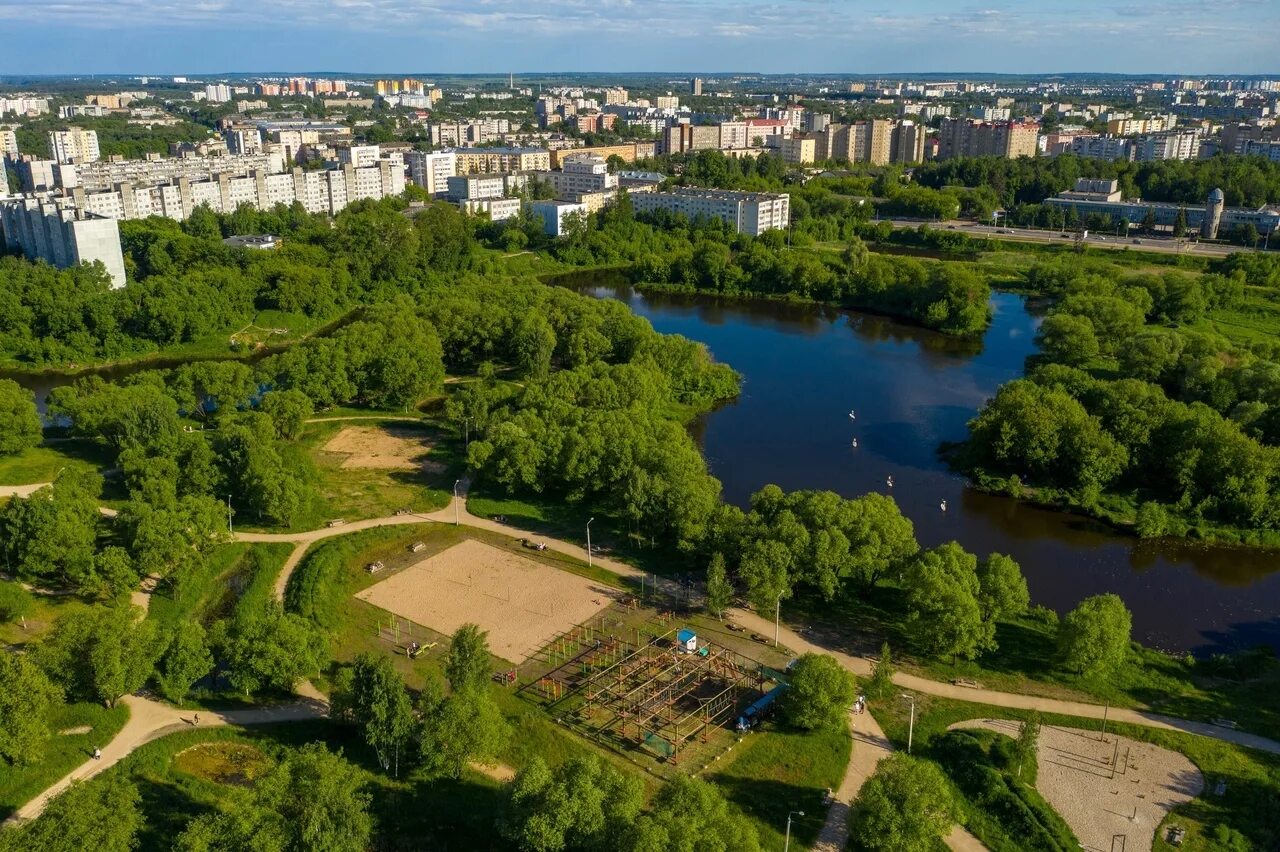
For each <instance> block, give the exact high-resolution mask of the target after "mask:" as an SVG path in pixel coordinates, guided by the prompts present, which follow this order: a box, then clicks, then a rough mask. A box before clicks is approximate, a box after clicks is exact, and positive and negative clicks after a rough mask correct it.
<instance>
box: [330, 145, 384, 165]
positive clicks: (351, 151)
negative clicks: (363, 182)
mask: <svg viewBox="0 0 1280 852" xmlns="http://www.w3.org/2000/svg"><path fill="white" fill-rule="evenodd" d="M380 159H382V149H380V148H379V147H378V146H377V145H349V146H347V147H345V148H339V149H338V164H339V165H343V166H355V167H356V168H357V169H364V168H368V167H369V166H372V165H375V164H376V163H377V162H378V160H380Z"/></svg>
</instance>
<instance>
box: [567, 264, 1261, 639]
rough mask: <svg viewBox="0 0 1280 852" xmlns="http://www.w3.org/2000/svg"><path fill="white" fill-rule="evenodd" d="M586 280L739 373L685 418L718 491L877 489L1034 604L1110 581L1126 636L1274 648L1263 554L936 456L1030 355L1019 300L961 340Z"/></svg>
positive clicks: (843, 316)
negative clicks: (1147, 523) (739, 382)
mask: <svg viewBox="0 0 1280 852" xmlns="http://www.w3.org/2000/svg"><path fill="white" fill-rule="evenodd" d="M609 283H610V284H611V285H612V284H613V283H614V282H609ZM586 291H587V292H590V293H591V294H592V295H595V296H598V297H601V298H604V297H612V298H619V299H622V300H624V301H626V302H627V303H628V304H630V305H631V307H632V309H633V310H635V311H636V312H637V313H638V314H640V315H642V316H645V317H647V318H648V319H649V320H650V321H651V322H652V323H653V324H654V326H655V327H656V328H657V329H658V330H659V331H662V332H670V333H678V334H683V335H685V336H686V337H689V338H692V339H694V340H700V341H703V342H705V343H707V344H708V345H709V346H710V348H711V350H712V352H714V353H715V355H716V357H718V358H720V359H722V360H724V361H727V362H728V363H730V364H732V365H733V366H734V367H735V368H737V369H738V370H739V371H740V372H741V373H742V374H743V377H744V383H743V393H742V396H741V397H740V398H739V399H738V400H736V401H735V402H733V403H731V404H729V405H726V406H724V407H723V408H720V409H718V410H716V411H714V412H712V413H710V414H708V415H705V416H704V417H702V418H700V419H699V420H698V421H697V422H696V423H694V424H693V426H692V428H691V431H692V433H693V435H694V437H695V439H696V440H697V441H698V442H699V444H700V445H701V446H702V448H703V451H704V453H705V454H706V457H707V460H708V462H709V464H710V465H711V468H712V470H713V472H714V473H715V474H716V476H718V477H719V478H720V479H721V481H722V482H723V483H724V493H725V498H726V499H728V500H730V501H733V502H735V503H738V504H740V505H745V503H746V501H747V499H748V497H749V495H750V494H751V493H752V492H754V491H755V490H757V489H758V488H759V487H760V486H761V485H764V484H765V483H769V482H774V483H777V484H778V485H780V486H782V487H783V488H786V489H796V488H826V489H831V490H834V491H837V492H839V493H842V494H845V495H847V496H856V495H858V494H863V493H866V492H868V491H878V492H880V493H885V494H891V495H892V496H893V497H894V498H895V499H896V500H897V501H898V503H899V505H900V506H901V507H902V510H903V512H904V513H906V514H907V516H908V517H910V518H911V519H912V521H913V522H914V523H915V526H916V534H917V536H918V537H919V539H920V541H921V543H922V544H924V545H925V546H932V545H935V544H939V543H941V542H944V541H948V540H951V539H955V540H957V541H959V542H960V543H961V544H963V545H964V546H965V547H966V548H968V549H970V550H972V551H974V552H976V553H979V554H986V553H991V552H1001V553H1008V554H1010V555H1011V556H1013V557H1014V558H1015V559H1017V560H1018V561H1019V562H1020V563H1021V564H1022V566H1023V569H1024V571H1025V572H1026V574H1027V580H1028V584H1029V585H1030V587H1031V593H1032V596H1033V598H1034V600H1035V601H1036V602H1037V603H1043V604H1045V605H1047V606H1051V607H1053V608H1055V609H1058V610H1059V611H1065V610H1067V609H1070V608H1071V607H1072V606H1074V605H1075V604H1076V603H1077V602H1078V601H1079V600H1080V599H1081V598H1084V597H1086V596H1088V595H1092V594H1097V593H1100V592H1115V593H1116V594H1118V595H1120V596H1121V597H1122V598H1124V599H1125V602H1126V603H1127V604H1128V605H1129V607H1130V609H1131V610H1133V613H1134V632H1135V635H1136V636H1137V637H1138V638H1140V639H1142V640H1143V641H1145V642H1147V643H1149V644H1152V645H1155V646H1157V647H1163V648H1169V649H1179V650H1182V649H1196V650H1208V649H1221V648H1223V647H1231V646H1237V645H1240V644H1246V645H1251V644H1257V643H1261V642H1267V643H1271V644H1273V645H1274V646H1276V647H1280V572H1277V570H1276V569H1277V568H1280V555H1278V554H1276V553H1274V552H1261V551H1255V550H1248V549H1243V548H1230V547H1211V546H1206V545H1204V544H1201V543H1197V542H1176V541H1175V542H1142V541H1138V540H1137V539H1134V538H1132V537H1128V536H1124V535H1120V534H1117V533H1116V532H1114V531H1112V530H1111V529H1110V528H1109V527H1106V526H1105V525H1103V524H1100V523H1098V522H1096V521H1093V520H1090V519H1088V518H1084V517H1080V516H1076V515H1071V514H1067V513H1062V512H1055V511H1050V510H1046V509H1040V508H1037V507H1034V506H1029V505H1025V504H1019V503H1017V502H1015V501H1013V500H1010V499H1007V498H1004V497H1000V496H995V495H988V494H981V493H978V492H975V491H972V490H969V489H967V488H966V487H965V485H964V482H963V480H962V479H961V478H960V477H957V476H956V475H955V474H953V473H951V472H950V471H949V470H948V469H947V467H946V465H945V464H944V463H943V462H942V461H941V460H940V459H939V458H938V455H937V448H938V445H939V444H940V443H941V442H944V441H956V440H960V439H962V438H963V437H964V435H965V431H966V430H965V423H966V422H967V421H968V420H969V418H971V417H972V416H973V414H974V412H975V410H976V409H977V408H978V407H979V406H981V405H982V403H983V401H984V400H986V399H987V398H989V397H990V396H991V395H992V394H993V393H994V392H995V390H996V388H997V387H999V386H1000V384H1002V383H1003V382H1005V381H1008V380H1009V379H1012V378H1014V377H1016V376H1018V375H1020V374H1021V373H1022V367H1023V361H1024V360H1025V358H1026V356H1027V355H1029V354H1031V353H1032V352H1033V351H1034V338H1035V332H1036V326H1037V325H1038V323H1039V319H1038V318H1037V317H1036V316H1034V315H1033V314H1032V313H1031V312H1029V311H1028V309H1027V306H1026V304H1025V302H1024V300H1023V299H1022V298H1021V297H1019V296H1017V295H1014V294H1008V293H999V294H996V295H995V296H994V297H993V300H992V307H993V310H994V316H993V321H992V324H991V328H990V329H989V330H988V332H987V334H986V335H985V337H984V338H983V339H982V340H978V341H963V340H956V339H955V338H951V337H948V336H946V335H942V334H937V333H934V332H931V331H928V330H925V329H920V328H915V327H912V326H908V325H905V324H902V323H897V322H894V321H892V320H889V319H886V318H884V317H878V316H870V315H866V314H859V313H854V312H849V311H841V310H836V309H833V308H829V307H815V306H809V305H803V304H797V303H792V302H783V301H765V300H755V301H732V300H723V299H712V298H706V297H699V296H693V295H687V294H677V295H670V294H650V295H647V296H646V295H641V294H639V293H637V292H635V291H633V290H630V289H628V288H626V287H615V286H607V287H599V286H596V287H590V288H586ZM850 408H854V409H856V410H857V414H858V417H857V420H856V421H850V420H849V418H848V416H847V412H848V411H849V409H850ZM854 438H857V441H858V445H857V447H856V448H855V447H853V446H852V440H853V439H854ZM889 477H892V478H893V483H894V485H893V487H892V488H889V487H888V485H887V484H886V480H887V479H888V478H889ZM943 500H946V501H947V504H948V511H946V512H945V513H944V512H942V511H940V510H939V504H940V502H941V501H943Z"/></svg>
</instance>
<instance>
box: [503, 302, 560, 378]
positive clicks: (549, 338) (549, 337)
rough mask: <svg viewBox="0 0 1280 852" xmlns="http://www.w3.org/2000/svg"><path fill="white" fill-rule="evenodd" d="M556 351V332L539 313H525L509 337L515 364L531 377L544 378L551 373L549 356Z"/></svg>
mask: <svg viewBox="0 0 1280 852" xmlns="http://www.w3.org/2000/svg"><path fill="white" fill-rule="evenodd" d="M555 351H556V333H555V329H553V328H552V327H551V323H549V322H547V320H546V318H545V317H543V316H542V315H541V314H537V313H531V314H526V315H525V317H524V319H522V320H521V321H520V323H519V325H517V326H516V329H515V332H514V334H513V335H512V339H511V352H512V357H513V359H514V361H515V364H516V366H517V367H518V368H519V369H520V370H521V371H522V372H524V373H525V374H526V375H528V376H529V377H530V378H533V379H545V378H546V377H547V376H548V375H549V374H550V373H551V356H552V354H553V353H554V352H555Z"/></svg>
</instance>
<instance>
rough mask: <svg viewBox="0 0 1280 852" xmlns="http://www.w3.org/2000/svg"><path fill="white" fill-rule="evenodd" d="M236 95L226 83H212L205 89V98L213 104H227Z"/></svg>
mask: <svg viewBox="0 0 1280 852" xmlns="http://www.w3.org/2000/svg"><path fill="white" fill-rule="evenodd" d="M233 94H235V93H234V92H232V91H231V87H230V86H228V85H226V84H225V83H211V84H210V85H208V86H205V87H204V97H205V100H207V101H208V102H209V103H211V104H225V103H229V102H230V101H231V96H232V95H233Z"/></svg>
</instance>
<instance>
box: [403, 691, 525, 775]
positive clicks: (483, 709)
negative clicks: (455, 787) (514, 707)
mask: <svg viewBox="0 0 1280 852" xmlns="http://www.w3.org/2000/svg"><path fill="white" fill-rule="evenodd" d="M418 716H419V718H420V719H421V725H420V726H419V730H418V744H419V753H420V755H421V757H422V762H423V764H424V765H425V766H426V767H427V769H428V770H430V771H432V772H436V773H440V774H442V775H446V776H448V777H452V778H457V777H459V776H460V775H461V774H462V770H463V769H464V768H466V766H467V764H469V763H471V762H473V761H474V762H477V763H490V762H492V761H494V760H495V759H496V758H497V756H498V754H499V752H500V751H501V750H502V748H503V746H505V745H506V743H507V740H508V739H510V737H511V728H510V726H509V725H508V724H507V722H506V720H505V719H503V718H502V712H501V711H500V710H499V709H498V706H497V704H495V703H494V701H493V697H492V696H491V695H490V694H489V690H488V688H487V687H485V688H482V689H474V688H473V689H463V690H455V691H453V692H452V693H450V694H449V695H448V696H446V695H445V694H444V690H443V688H442V686H441V684H440V683H439V681H438V680H435V679H431V680H428V681H427V683H426V685H424V687H423V690H422V694H421V695H420V696H419V698H418Z"/></svg>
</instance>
